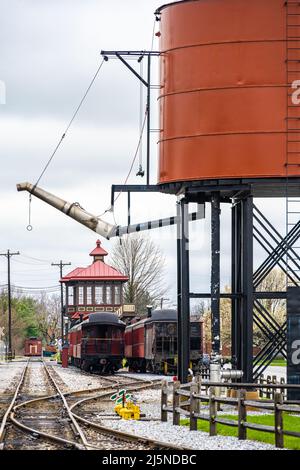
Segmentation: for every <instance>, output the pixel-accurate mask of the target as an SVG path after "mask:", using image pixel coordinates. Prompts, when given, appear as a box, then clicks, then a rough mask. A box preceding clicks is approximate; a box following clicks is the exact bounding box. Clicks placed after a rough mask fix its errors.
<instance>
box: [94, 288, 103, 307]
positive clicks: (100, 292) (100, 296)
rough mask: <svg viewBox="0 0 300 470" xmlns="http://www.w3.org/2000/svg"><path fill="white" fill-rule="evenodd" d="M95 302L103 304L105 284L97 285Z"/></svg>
mask: <svg viewBox="0 0 300 470" xmlns="http://www.w3.org/2000/svg"><path fill="white" fill-rule="evenodd" d="M95 303H96V304H98V305H99V304H103V303H104V301H103V286H96V287H95Z"/></svg>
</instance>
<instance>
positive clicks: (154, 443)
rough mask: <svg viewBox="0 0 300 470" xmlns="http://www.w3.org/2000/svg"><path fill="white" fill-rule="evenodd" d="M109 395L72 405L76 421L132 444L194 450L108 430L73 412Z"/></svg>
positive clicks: (89, 398) (143, 386) (134, 389)
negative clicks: (85, 404)
mask: <svg viewBox="0 0 300 470" xmlns="http://www.w3.org/2000/svg"><path fill="white" fill-rule="evenodd" d="M141 380H142V379H141ZM153 385H155V384H154V382H153V381H152V382H151V383H148V384H145V385H141V386H137V385H135V386H132V387H128V390H129V391H137V390H141V389H145V388H150V387H153ZM109 395H110V393H103V394H100V395H98V396H97V395H96V396H94V397H88V398H83V399H82V400H79V401H78V402H76V403H74V404H73V405H71V407H70V410H71V413H72V414H73V416H74V417H75V419H76V420H78V421H81V422H82V423H83V424H85V425H86V426H88V427H90V428H93V429H95V430H98V431H101V432H103V433H105V434H108V435H110V436H112V437H118V438H121V439H124V440H127V441H131V442H140V443H143V444H145V445H150V446H151V447H153V448H155V447H158V448H164V449H174V450H193V449H192V448H191V447H183V446H175V445H174V444H171V443H167V442H161V441H158V440H155V439H151V438H148V437H142V436H136V435H135V434H130V433H128V432H124V431H119V430H116V429H112V428H108V427H106V426H103V425H101V424H98V423H94V422H93V421H90V420H87V419H85V418H83V417H82V416H79V415H78V414H76V413H74V411H73V410H74V409H75V408H76V407H79V406H81V405H82V404H84V403H87V402H89V401H94V400H95V399H101V398H106V397H108V396H109Z"/></svg>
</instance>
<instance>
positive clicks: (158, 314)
mask: <svg viewBox="0 0 300 470" xmlns="http://www.w3.org/2000/svg"><path fill="white" fill-rule="evenodd" d="M166 321H167V322H177V310H175V309H163V310H153V311H152V312H151V317H145V318H142V319H141V320H139V321H137V322H136V323H131V324H130V325H128V326H127V328H129V327H132V328H134V327H135V326H141V325H144V324H146V323H152V322H166Z"/></svg>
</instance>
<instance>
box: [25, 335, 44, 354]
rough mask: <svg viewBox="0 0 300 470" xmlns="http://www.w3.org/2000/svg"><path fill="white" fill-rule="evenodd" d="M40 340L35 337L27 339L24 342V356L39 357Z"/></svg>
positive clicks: (40, 352) (40, 349) (40, 350)
mask: <svg viewBox="0 0 300 470" xmlns="http://www.w3.org/2000/svg"><path fill="white" fill-rule="evenodd" d="M41 355H42V340H41V339H39V338H36V337H33V336H32V337H31V338H27V339H26V340H25V356H41Z"/></svg>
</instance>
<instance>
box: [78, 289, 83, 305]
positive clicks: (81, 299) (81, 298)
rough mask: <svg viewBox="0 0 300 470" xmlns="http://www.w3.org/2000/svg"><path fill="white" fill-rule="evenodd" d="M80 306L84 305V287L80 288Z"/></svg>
mask: <svg viewBox="0 0 300 470" xmlns="http://www.w3.org/2000/svg"><path fill="white" fill-rule="evenodd" d="M78 304H79V305H83V304H84V287H83V286H79V287H78Z"/></svg>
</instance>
